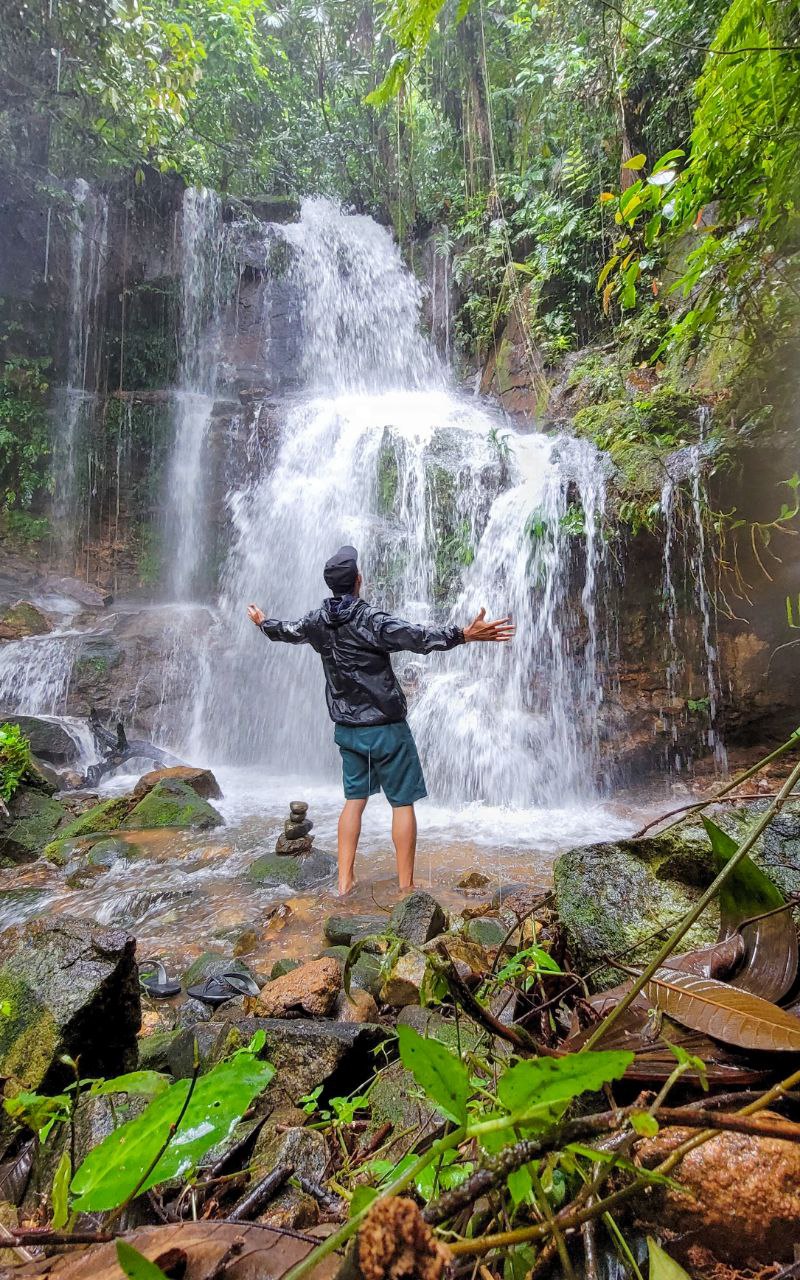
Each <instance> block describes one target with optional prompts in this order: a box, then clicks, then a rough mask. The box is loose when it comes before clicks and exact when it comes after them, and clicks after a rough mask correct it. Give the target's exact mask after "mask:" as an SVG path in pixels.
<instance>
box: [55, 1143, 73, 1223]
mask: <svg viewBox="0 0 800 1280" xmlns="http://www.w3.org/2000/svg"><path fill="white" fill-rule="evenodd" d="M71 1177H72V1161H71V1159H70V1154H69V1145H67V1146H66V1147H65V1148H64V1150H63V1151H62V1153H61V1159H60V1160H59V1162H58V1168H57V1169H56V1171H55V1174H54V1176H53V1192H52V1200H53V1226H54V1227H55V1229H56V1230H57V1231H60V1230H61V1228H62V1227H65V1226H66V1225H67V1219H68V1218H69V1180H70V1178H71Z"/></svg>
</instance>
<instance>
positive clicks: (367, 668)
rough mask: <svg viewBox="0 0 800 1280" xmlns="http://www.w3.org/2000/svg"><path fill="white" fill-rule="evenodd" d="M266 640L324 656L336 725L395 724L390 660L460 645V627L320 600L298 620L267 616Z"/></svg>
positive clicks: (350, 600) (347, 599) (348, 600)
mask: <svg viewBox="0 0 800 1280" xmlns="http://www.w3.org/2000/svg"><path fill="white" fill-rule="evenodd" d="M261 630H262V631H263V632H264V635H265V636H269V638H270V640H283V641H285V642H286V643H287V644H310V645H311V646H312V648H314V649H316V651H317V653H318V654H319V655H320V657H321V658H322V666H323V668H324V671H325V697H326V699H327V702H328V711H329V713H330V717H331V720H335V721H336V723H337V724H351V725H373V724H393V723H395V722H396V721H399V720H405V718H406V710H407V708H406V698H405V694H404V693H403V690H402V689H401V688H400V685H399V684H398V683H397V677H396V676H395V674H394V671H393V670H392V664H391V662H390V661H389V654H390V653H397V652H398V651H400V650H402V649H410V650H411V652H412V653H431V652H433V650H435V649H452V648H454V646H455V645H457V644H463V643H464V632H463V631H462V630H461V629H460V628H459V627H421V626H418V625H417V624H416V623H415V622H404V621H403V619H402V618H393V617H392V616H391V614H388V613H383V612H382V611H381V610H380V609H374V608H373V607H372V605H369V604H367V603H366V601H365V600H359V599H356V598H354V597H353V596H342V597H341V599H340V598H338V597H334V598H333V599H330V600H325V601H323V604H322V606H321V608H319V609H313V610H312V611H311V613H307V614H306V616H305V617H304V618H301V619H300V620H299V622H278V621H277V620H276V619H273V618H266V619H265V620H264V622H262V623H261Z"/></svg>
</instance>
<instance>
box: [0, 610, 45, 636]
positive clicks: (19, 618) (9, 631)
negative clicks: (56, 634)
mask: <svg viewBox="0 0 800 1280" xmlns="http://www.w3.org/2000/svg"><path fill="white" fill-rule="evenodd" d="M52 630H53V624H52V622H51V621H50V619H49V618H48V617H47V616H46V614H44V613H42V611H41V609H37V607H36V605H35V604H31V603H30V601H29V600H18V601H17V603H16V604H12V605H9V606H8V608H7V609H5V610H4V611H3V612H2V613H0V640H21V639H22V638H23V636H44V635H47V632H48V631H52Z"/></svg>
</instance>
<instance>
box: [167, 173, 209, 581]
mask: <svg viewBox="0 0 800 1280" xmlns="http://www.w3.org/2000/svg"><path fill="white" fill-rule="evenodd" d="M222 249H223V236H222V205H221V202H220V198H219V196H218V195H217V194H216V192H214V191H208V190H206V189H205V188H201V189H196V188H194V187H188V188H187V189H186V191H185V192H184V196H183V216H182V230H181V287H182V295H181V330H180V368H179V374H178V389H177V391H176V392H175V411H174V412H175V434H174V444H173V449H172V456H171V459H170V464H169V471H168V476H167V493H166V514H165V526H166V546H165V551H166V553H167V556H168V574H167V586H168V590H169V594H170V596H171V597H172V598H173V599H175V600H179V601H187V600H194V599H196V598H197V595H198V592H199V591H200V590H201V580H202V578H203V576H204V570H205V567H206V554H207V529H208V512H207V510H206V503H207V498H208V487H207V483H206V480H207V476H208V471H209V461H208V448H207V446H208V433H209V426H210V423H211V415H212V411H213V408H214V390H215V386H216V377H217V353H216V330H215V326H214V323H213V321H214V319H215V318H216V315H217V312H218V308H219V304H220V274H221V265H222Z"/></svg>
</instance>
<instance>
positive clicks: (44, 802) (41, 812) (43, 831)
mask: <svg viewBox="0 0 800 1280" xmlns="http://www.w3.org/2000/svg"><path fill="white" fill-rule="evenodd" d="M68 816H69V815H68V813H67V810H66V809H65V808H64V806H63V805H62V804H60V803H59V801H58V800H54V799H53V797H52V796H50V795H47V794H46V793H45V792H44V791H42V790H40V789H39V788H38V787H29V786H26V785H24V784H23V785H22V786H20V787H18V788H17V790H16V791H15V792H14V794H13V796H12V797H11V799H10V801H9V802H8V817H5V816H0V866H4V867H9V866H16V865H17V864H18V863H20V862H35V860H36V859H37V858H39V857H40V856H41V855H42V853H43V851H44V849H45V848H46V847H47V845H48V843H49V842H50V841H51V840H52V839H53V835H54V833H55V831H56V829H57V827H58V826H59V823H61V822H63V821H64V819H65V818H67V817H68Z"/></svg>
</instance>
